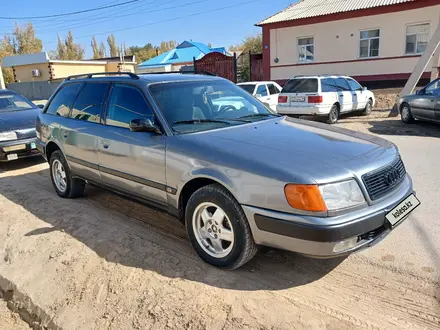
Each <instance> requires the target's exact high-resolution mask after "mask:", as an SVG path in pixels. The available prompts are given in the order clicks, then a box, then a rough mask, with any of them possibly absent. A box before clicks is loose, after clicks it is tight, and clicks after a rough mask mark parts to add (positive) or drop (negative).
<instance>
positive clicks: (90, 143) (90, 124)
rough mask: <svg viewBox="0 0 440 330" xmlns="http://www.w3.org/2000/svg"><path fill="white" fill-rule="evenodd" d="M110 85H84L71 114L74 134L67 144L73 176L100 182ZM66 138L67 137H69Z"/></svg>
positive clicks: (69, 137) (70, 131) (98, 83)
mask: <svg viewBox="0 0 440 330" xmlns="http://www.w3.org/2000/svg"><path fill="white" fill-rule="evenodd" d="M109 87H110V83H109V82H98V81H94V82H87V83H85V84H83V86H82V88H81V90H80V92H79V94H78V97H77V98H76V100H75V102H74V104H73V106H72V110H71V112H70V115H69V116H70V130H69V131H68V132H67V134H66V135H67V138H66V139H65V141H64V146H65V149H66V156H67V158H68V160H69V162H70V164H71V167H72V169H73V172H74V173H75V174H78V175H80V176H82V177H84V178H86V179H89V180H92V181H96V182H100V181H101V176H100V174H99V170H98V154H97V146H98V138H97V136H96V134H95V133H96V131H97V130H100V129H101V119H102V110H103V105H104V101H105V98H106V95H107V92H108V89H109ZM66 135H65V137H66Z"/></svg>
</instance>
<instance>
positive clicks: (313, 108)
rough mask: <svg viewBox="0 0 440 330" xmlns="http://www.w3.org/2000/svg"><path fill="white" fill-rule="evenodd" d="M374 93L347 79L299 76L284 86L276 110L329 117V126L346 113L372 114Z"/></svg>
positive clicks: (288, 113) (344, 77) (287, 113)
mask: <svg viewBox="0 0 440 330" xmlns="http://www.w3.org/2000/svg"><path fill="white" fill-rule="evenodd" d="M374 104H375V98H374V94H373V93H372V92H371V91H369V90H367V89H366V88H365V87H362V86H361V85H360V84H359V83H358V82H357V81H356V80H354V79H353V78H350V77H346V76H336V75H323V76H297V77H295V78H293V79H291V80H289V81H288V82H287V83H286V84H285V85H284V87H283V89H282V91H281V93H280V95H279V97H278V105H277V107H276V110H277V112H278V113H279V114H285V115H292V116H302V115H312V116H326V117H327V122H328V123H329V124H334V123H336V122H337V121H338V119H339V115H340V114H342V113H347V112H353V111H359V112H361V113H362V114H363V115H369V114H370V113H371V110H372V108H373V106H374Z"/></svg>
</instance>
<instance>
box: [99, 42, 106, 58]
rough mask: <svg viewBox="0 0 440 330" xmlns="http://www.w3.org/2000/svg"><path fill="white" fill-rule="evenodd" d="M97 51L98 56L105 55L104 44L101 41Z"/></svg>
mask: <svg viewBox="0 0 440 330" xmlns="http://www.w3.org/2000/svg"><path fill="white" fill-rule="evenodd" d="M98 53H99V57H100V58H103V57H105V53H106V50H105V45H104V43H103V42H102V41H101V43H100V44H99V51H98Z"/></svg>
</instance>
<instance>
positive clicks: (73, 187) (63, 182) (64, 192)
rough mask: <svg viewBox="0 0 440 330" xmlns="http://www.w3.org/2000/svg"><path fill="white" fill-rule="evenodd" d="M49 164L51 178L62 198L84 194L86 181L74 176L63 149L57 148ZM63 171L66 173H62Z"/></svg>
mask: <svg viewBox="0 0 440 330" xmlns="http://www.w3.org/2000/svg"><path fill="white" fill-rule="evenodd" d="M49 165H50V178H51V179H52V184H53V187H54V189H55V191H56V193H57V194H58V196H60V197H62V198H77V197H81V196H82V195H83V193H84V188H85V182H84V181H83V180H80V179H74V178H72V175H71V173H70V169H69V166H68V165H67V162H66V159H65V158H64V156H63V153H62V152H61V151H59V150H57V151H54V152H53V153H52V155H51V157H50V162H49ZM59 166H61V168H60V167H59ZM63 172H64V175H62V174H61V173H63ZM58 175H60V176H58Z"/></svg>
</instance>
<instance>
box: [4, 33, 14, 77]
mask: <svg viewBox="0 0 440 330" xmlns="http://www.w3.org/2000/svg"><path fill="white" fill-rule="evenodd" d="M14 53H15V49H14V46H13V40H12V38H11V37H10V36H7V35H6V36H4V37H3V39H1V40H0V67H1V63H2V59H3V58H4V57H6V56H11V55H14ZM2 71H3V78H4V79H5V83H6V84H8V83H10V82H13V81H14V73H13V72H12V69H11V68H2ZM0 74H1V72H0Z"/></svg>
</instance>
